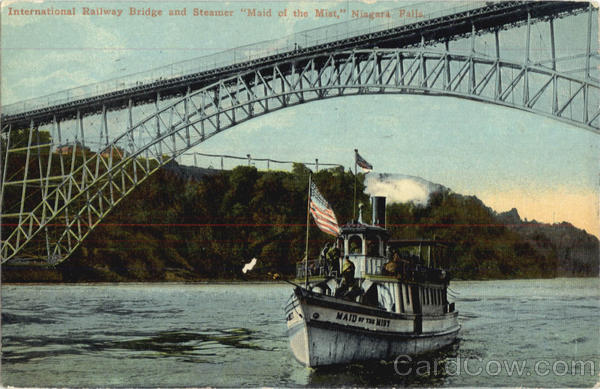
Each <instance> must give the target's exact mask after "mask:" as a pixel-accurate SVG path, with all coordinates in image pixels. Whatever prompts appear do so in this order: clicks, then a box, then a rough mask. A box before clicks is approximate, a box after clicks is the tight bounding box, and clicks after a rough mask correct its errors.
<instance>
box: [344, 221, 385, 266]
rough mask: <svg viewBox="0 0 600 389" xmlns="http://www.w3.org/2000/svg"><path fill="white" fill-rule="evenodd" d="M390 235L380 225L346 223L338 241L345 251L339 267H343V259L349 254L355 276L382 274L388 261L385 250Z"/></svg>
mask: <svg viewBox="0 0 600 389" xmlns="http://www.w3.org/2000/svg"><path fill="white" fill-rule="evenodd" d="M388 237H389V236H388V233H387V231H386V230H384V229H383V228H380V227H376V226H370V225H366V224H360V223H354V224H346V225H344V226H343V227H342V233H341V234H340V241H339V242H338V245H339V246H341V248H342V249H341V251H342V253H344V254H343V256H342V257H341V258H340V264H339V266H340V267H339V268H340V269H342V267H343V261H344V259H345V258H346V256H348V259H350V261H351V262H352V263H353V264H354V267H355V272H354V276H355V277H357V278H359V277H364V275H365V274H373V275H375V274H381V270H382V268H383V265H384V264H385V262H386V261H387V259H386V252H385V250H386V244H387V241H388Z"/></svg>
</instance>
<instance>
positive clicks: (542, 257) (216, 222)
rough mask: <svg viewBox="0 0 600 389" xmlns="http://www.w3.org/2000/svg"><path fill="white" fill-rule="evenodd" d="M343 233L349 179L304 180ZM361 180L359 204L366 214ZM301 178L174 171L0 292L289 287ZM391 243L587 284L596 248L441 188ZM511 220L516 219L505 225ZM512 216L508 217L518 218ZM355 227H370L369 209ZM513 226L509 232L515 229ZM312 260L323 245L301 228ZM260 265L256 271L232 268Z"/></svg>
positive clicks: (339, 175)
mask: <svg viewBox="0 0 600 389" xmlns="http://www.w3.org/2000/svg"><path fill="white" fill-rule="evenodd" d="M313 179H314V181H315V182H316V184H317V186H318V187H319V189H320V191H321V192H322V193H323V195H324V196H325V197H326V198H327V199H328V200H329V202H330V203H331V205H332V207H333V209H334V210H335V212H336V215H337V218H338V220H339V221H340V222H341V223H344V222H346V221H349V220H350V219H351V218H352V202H353V185H354V176H353V175H352V173H349V172H345V171H344V170H343V169H341V168H337V169H331V170H323V171H320V172H318V173H316V174H314V175H313ZM363 180H364V176H362V175H359V180H358V181H359V184H358V190H357V192H358V197H359V201H360V202H363V203H364V204H368V203H369V196H368V195H367V194H365V193H364V185H363ZM307 185H308V170H307V169H306V168H304V166H302V165H296V166H295V167H294V169H293V171H292V172H291V173H288V172H279V171H270V172H258V171H257V170H256V169H255V168H254V167H238V168H235V169H234V170H231V171H207V170H201V169H194V168H185V169H183V168H182V167H179V166H177V165H176V164H172V165H171V166H170V167H168V168H164V169H161V170H160V171H159V172H158V173H156V174H155V175H153V176H152V177H150V178H149V179H148V180H147V181H146V182H145V183H144V184H143V185H142V186H141V187H140V188H139V189H138V190H136V191H134V192H133V193H132V194H131V195H130V196H129V197H128V198H127V199H125V200H124V201H123V202H122V203H121V204H119V206H118V207H117V209H115V210H114V211H113V212H112V213H111V214H110V215H109V217H108V218H107V219H106V220H105V221H104V222H103V223H102V224H101V225H100V226H99V227H98V228H97V229H96V230H95V231H94V232H93V233H92V234H90V236H89V237H88V238H87V239H86V240H85V241H84V243H83V245H82V247H80V248H79V249H78V250H77V252H75V253H74V254H73V255H72V257H71V258H70V259H68V260H67V261H65V262H64V263H62V264H60V265H59V266H57V267H56V268H54V269H39V268H22V267H19V268H17V267H10V266H4V267H3V269H2V280H3V281H16V282H19V281H63V282H77V281H172V280H179V281H184V280H189V281H194V280H217V279H219V280H230V279H242V278H250V279H271V278H272V274H274V273H279V274H280V275H281V276H283V277H292V276H293V273H294V270H295V264H296V262H297V261H299V260H300V259H301V258H302V257H303V253H304V239H305V233H306V224H305V223H306V194H307ZM387 212H388V224H389V226H390V230H391V232H392V235H393V237H395V238H412V237H424V238H434V237H435V239H440V240H444V241H446V242H449V243H450V244H451V246H450V249H449V254H450V263H449V266H450V270H451V272H452V274H453V276H454V278H460V279H489V278H523V277H555V276H571V275H575V276H596V275H597V274H598V239H597V238H595V237H593V236H591V235H589V234H586V233H585V232H584V231H581V230H578V229H576V228H574V227H572V226H570V225H568V226H566V225H565V224H561V225H556V226H546V225H541V224H537V225H536V226H534V227H535V228H533V227H529V228H527V227H526V225H527V224H523V223H522V221H521V220H520V218H518V223H517V222H516V221H517V220H516V219H514V218H513V219H510V218H509V219H510V220H508V219H507V217H506V216H507V215H506V214H500V215H498V214H496V212H494V211H493V210H492V209H490V208H488V207H486V206H485V204H483V203H482V202H481V201H480V200H479V199H477V198H476V197H466V196H462V195H460V194H457V193H453V192H452V191H451V190H449V189H446V188H442V189H440V190H439V191H437V192H435V193H433V194H432V195H431V196H430V198H429V202H428V203H427V204H426V205H422V206H420V205H415V204H413V203H405V204H389V205H388V211H387ZM513 216H514V215H513ZM517 216H518V214H517ZM364 219H365V221H367V222H368V221H370V218H369V216H368V207H367V212H366V215H365V218H364ZM517 224H519V225H517ZM310 238H311V239H310V254H311V256H316V255H318V252H319V251H320V249H321V247H322V246H323V245H324V243H325V242H327V241H328V240H330V237H329V236H328V235H325V234H324V233H322V232H320V231H319V230H318V229H317V228H316V227H315V226H312V227H311V229H310ZM254 257H256V258H258V265H257V267H256V269H255V271H253V272H251V273H250V274H249V275H247V276H244V275H243V274H242V273H241V268H242V266H243V264H244V263H246V262H248V261H249V260H250V259H252V258H254Z"/></svg>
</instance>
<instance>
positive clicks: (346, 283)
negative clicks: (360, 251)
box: [335, 255, 362, 300]
mask: <svg viewBox="0 0 600 389" xmlns="http://www.w3.org/2000/svg"><path fill="white" fill-rule="evenodd" d="M354 271H355V267H354V263H352V262H351V261H350V258H349V257H348V256H347V255H346V259H345V260H344V266H343V267H342V283H341V284H340V286H339V288H337V290H336V291H335V297H343V298H347V299H349V300H354V299H355V298H356V297H357V296H358V295H360V294H361V293H362V289H361V288H360V287H359V286H358V284H357V282H356V278H354Z"/></svg>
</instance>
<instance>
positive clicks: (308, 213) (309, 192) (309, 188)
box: [304, 172, 312, 288]
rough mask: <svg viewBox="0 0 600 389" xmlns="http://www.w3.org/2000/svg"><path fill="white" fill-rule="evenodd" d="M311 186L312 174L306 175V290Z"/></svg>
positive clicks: (306, 281)
mask: <svg viewBox="0 0 600 389" xmlns="http://www.w3.org/2000/svg"><path fill="white" fill-rule="evenodd" d="M311 186H312V172H309V173H308V198H307V200H306V252H305V255H304V276H305V281H304V286H305V287H307V288H308V231H309V227H310V195H311Z"/></svg>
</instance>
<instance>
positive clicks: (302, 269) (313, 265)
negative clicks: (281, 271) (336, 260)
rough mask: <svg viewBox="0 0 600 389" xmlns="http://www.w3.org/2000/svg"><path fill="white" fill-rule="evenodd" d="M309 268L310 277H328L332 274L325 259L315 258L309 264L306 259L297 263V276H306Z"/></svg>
mask: <svg viewBox="0 0 600 389" xmlns="http://www.w3.org/2000/svg"><path fill="white" fill-rule="evenodd" d="M307 270H308V276H309V277H326V276H329V275H330V271H329V270H330V269H328V268H327V265H326V264H325V263H323V261H319V260H316V259H313V260H312V261H308V264H307V263H305V262H304V261H302V262H298V263H296V278H305V277H306V271H307Z"/></svg>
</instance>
